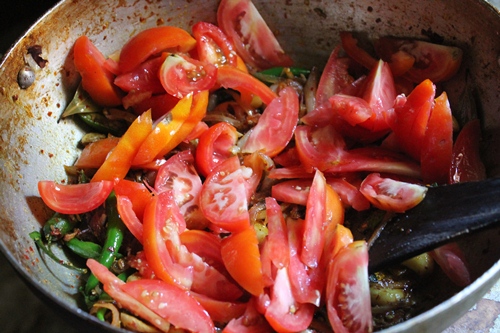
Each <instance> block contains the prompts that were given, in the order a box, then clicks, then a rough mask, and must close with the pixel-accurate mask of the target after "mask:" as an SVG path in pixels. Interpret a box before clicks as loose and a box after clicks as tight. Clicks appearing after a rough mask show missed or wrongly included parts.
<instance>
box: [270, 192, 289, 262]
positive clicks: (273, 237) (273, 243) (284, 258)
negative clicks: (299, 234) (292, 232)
mask: <svg viewBox="0 0 500 333" xmlns="http://www.w3.org/2000/svg"><path fill="white" fill-rule="evenodd" d="M266 219H267V228H268V236H267V239H266V246H268V247H269V248H268V250H269V251H270V252H269V253H270V254H271V255H270V260H271V262H272V263H273V264H274V266H275V267H276V268H278V269H279V268H282V267H288V266H289V265H290V252H289V248H288V234H287V227H286V222H285V218H284V217H283V213H282V211H281V207H280V206H279V205H278V202H276V199H275V198H272V197H267V198H266Z"/></svg>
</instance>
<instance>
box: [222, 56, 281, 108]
mask: <svg viewBox="0 0 500 333" xmlns="http://www.w3.org/2000/svg"><path fill="white" fill-rule="evenodd" d="M217 82H218V84H220V85H221V86H222V87H224V88H226V89H234V90H237V91H239V92H240V93H241V94H242V95H253V96H257V97H259V98H260V99H261V100H262V102H263V103H264V104H266V105H269V104H270V103H271V101H272V100H273V99H275V98H276V97H278V96H277V95H276V93H274V91H272V90H271V88H269V87H268V86H267V85H265V84H264V83H263V82H262V81H259V80H258V79H256V78H255V77H254V76H253V75H250V74H249V73H245V72H243V71H241V70H239V69H238V68H235V67H232V66H221V67H219V69H218V71H217Z"/></svg>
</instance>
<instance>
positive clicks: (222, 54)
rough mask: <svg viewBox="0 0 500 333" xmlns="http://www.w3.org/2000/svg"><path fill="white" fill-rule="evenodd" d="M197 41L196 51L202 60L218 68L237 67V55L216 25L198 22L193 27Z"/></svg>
mask: <svg viewBox="0 0 500 333" xmlns="http://www.w3.org/2000/svg"><path fill="white" fill-rule="evenodd" d="M192 33H193V36H194V38H195V39H196V49H197V51H198V57H199V58H200V60H202V61H205V62H209V63H211V64H214V65H215V66H217V67H220V66H223V65H230V66H233V67H237V57H238V56H237V54H236V52H235V51H234V49H233V46H232V45H231V43H230V42H229V39H228V38H227V36H226V35H225V34H224V32H223V31H222V30H221V29H220V28H219V27H218V26H216V25H214V24H212V23H208V22H198V23H196V24H195V25H193V27H192Z"/></svg>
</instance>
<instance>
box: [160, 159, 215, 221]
mask: <svg viewBox="0 0 500 333" xmlns="http://www.w3.org/2000/svg"><path fill="white" fill-rule="evenodd" d="M201 187H202V183H201V179H200V176H199V175H198V173H197V172H196V169H195V167H194V157H193V154H192V153H191V151H190V150H184V151H181V152H179V153H177V154H175V155H173V156H172V157H170V158H169V159H168V160H167V161H166V162H165V164H163V165H162V166H161V167H160V169H158V173H157V175H156V179H155V185H154V188H155V190H156V192H157V193H161V192H164V191H173V194H174V197H175V202H176V204H177V205H178V206H179V209H180V212H181V214H182V215H183V216H184V219H185V221H186V225H187V227H188V229H203V228H205V227H206V226H207V224H208V220H207V219H206V218H205V217H203V216H202V214H201V211H200V207H199V199H200V193H201Z"/></svg>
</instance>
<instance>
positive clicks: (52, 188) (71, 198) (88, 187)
mask: <svg viewBox="0 0 500 333" xmlns="http://www.w3.org/2000/svg"><path fill="white" fill-rule="evenodd" d="M113 186H114V184H113V182H112V181H107V180H103V181H100V182H96V183H86V184H74V185H61V184H57V183H56V182H54V181H49V180H41V181H39V182H38V192H39V193H40V196H41V198H42V200H43V202H44V203H45V204H46V205H47V206H48V207H49V208H50V209H52V210H54V211H55V212H58V213H61V214H82V213H86V212H90V211H91V210H94V209H96V208H97V207H99V206H100V205H102V204H103V203H104V201H106V198H107V197H108V196H109V194H110V193H111V191H112V190H113Z"/></svg>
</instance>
